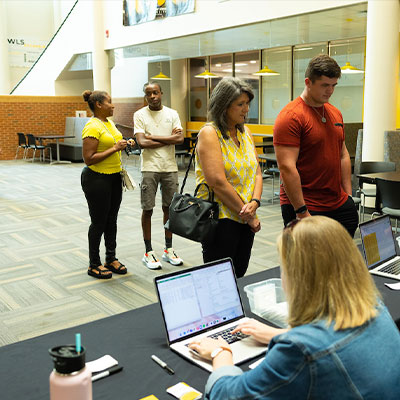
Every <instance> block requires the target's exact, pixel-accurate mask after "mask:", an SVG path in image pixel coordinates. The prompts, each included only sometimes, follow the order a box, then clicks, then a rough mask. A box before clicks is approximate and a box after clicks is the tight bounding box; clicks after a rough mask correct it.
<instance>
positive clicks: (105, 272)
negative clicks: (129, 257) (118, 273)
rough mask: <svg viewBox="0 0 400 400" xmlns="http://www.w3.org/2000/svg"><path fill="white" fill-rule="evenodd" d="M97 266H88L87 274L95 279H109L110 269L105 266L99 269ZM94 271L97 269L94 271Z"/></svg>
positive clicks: (110, 275)
mask: <svg viewBox="0 0 400 400" xmlns="http://www.w3.org/2000/svg"><path fill="white" fill-rule="evenodd" d="M99 267H101V265H99ZM99 267H89V269H88V272H87V273H88V275H90V276H93V277H94V278H97V279H110V278H112V273H110V272H111V271H110V270H109V269H108V268H107V269H100V268H99ZM94 271H98V273H97V272H94Z"/></svg>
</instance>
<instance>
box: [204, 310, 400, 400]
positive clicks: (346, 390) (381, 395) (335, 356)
mask: <svg viewBox="0 0 400 400" xmlns="http://www.w3.org/2000/svg"><path fill="white" fill-rule="evenodd" d="M333 325H334V324H331V325H330V326H327V324H326V322H325V321H319V322H316V323H312V324H307V325H303V326H299V327H296V328H293V329H291V330H290V331H288V332H286V333H284V334H282V335H278V336H276V337H274V338H273V339H272V341H271V343H270V345H269V350H268V352H267V355H266V357H265V359H264V361H263V362H262V363H261V364H260V365H259V366H258V367H257V368H255V369H254V370H251V371H248V372H245V373H243V371H242V370H241V369H240V368H238V367H236V366H227V367H221V368H218V369H217V370H215V371H214V372H213V373H212V374H211V375H210V377H209V379H208V382H207V385H206V398H209V399H213V400H214V399H221V400H228V399H260V400H261V399H262V400H267V399H268V400H270V399H280V400H282V399H296V400H301V399H324V400H328V399H340V400H346V399H374V400H378V399H379V400H381V399H382V400H399V399H400V334H399V331H398V329H397V327H396V325H395V324H394V322H393V320H392V318H391V317H390V315H389V313H388V311H387V309H386V307H384V306H383V305H382V306H380V307H379V315H378V316H377V317H376V318H374V319H372V320H370V321H369V322H367V323H365V324H364V325H362V326H360V327H357V328H351V329H344V330H338V331H335V330H334V329H333Z"/></svg>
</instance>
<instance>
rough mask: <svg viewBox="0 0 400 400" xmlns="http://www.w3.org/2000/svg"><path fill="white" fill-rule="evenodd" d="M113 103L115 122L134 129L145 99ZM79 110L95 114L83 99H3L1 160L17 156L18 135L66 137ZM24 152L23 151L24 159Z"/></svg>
mask: <svg viewBox="0 0 400 400" xmlns="http://www.w3.org/2000/svg"><path fill="white" fill-rule="evenodd" d="M113 102H114V105H115V110H114V118H113V120H114V122H119V123H121V124H123V125H128V126H133V120H132V118H133V113H134V112H135V111H136V110H137V109H139V108H141V107H143V105H144V102H143V99H142V98H130V99H113ZM78 110H79V111H81V110H86V111H87V113H88V116H90V115H91V112H90V110H89V108H88V107H87V103H85V102H84V101H83V99H82V97H80V96H69V97H62V96H55V97H53V96H38V97H36V96H0V149H1V153H0V160H11V159H13V158H14V157H15V152H16V150H17V146H18V137H17V132H23V133H33V134H34V135H36V134H38V135H44V134H48V135H50V134H54V135H58V134H60V135H62V134H64V130H65V117H75V111H78ZM121 132H122V133H123V134H124V135H125V134H127V133H129V132H130V130H127V131H126V132H123V129H121ZM127 136H130V135H129V134H127ZM22 153H23V152H22V151H20V152H19V156H20V157H22Z"/></svg>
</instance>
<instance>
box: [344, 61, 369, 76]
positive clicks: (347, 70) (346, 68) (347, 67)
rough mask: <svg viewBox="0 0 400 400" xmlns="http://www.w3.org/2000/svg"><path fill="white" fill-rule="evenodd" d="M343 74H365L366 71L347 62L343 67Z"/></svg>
mask: <svg viewBox="0 0 400 400" xmlns="http://www.w3.org/2000/svg"><path fill="white" fill-rule="evenodd" d="M340 69H341V70H342V74H363V73H364V71H363V70H362V69H358V68H356V67H353V66H352V65H351V64H350V63H349V62H346V65H345V66H344V67H342V68H340Z"/></svg>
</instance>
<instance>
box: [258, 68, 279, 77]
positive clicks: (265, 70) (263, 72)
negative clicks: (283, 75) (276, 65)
mask: <svg viewBox="0 0 400 400" xmlns="http://www.w3.org/2000/svg"><path fill="white" fill-rule="evenodd" d="M253 75H256V76H277V75H280V73H279V72H276V71H274V70H273V69H270V68H268V67H267V66H265V67H264V68H262V69H260V70H259V71H257V72H254V73H253Z"/></svg>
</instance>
